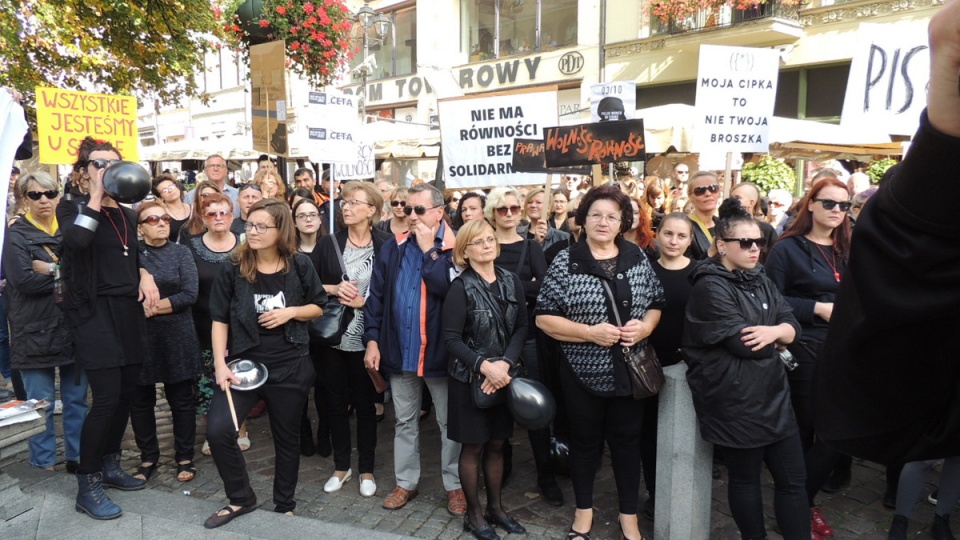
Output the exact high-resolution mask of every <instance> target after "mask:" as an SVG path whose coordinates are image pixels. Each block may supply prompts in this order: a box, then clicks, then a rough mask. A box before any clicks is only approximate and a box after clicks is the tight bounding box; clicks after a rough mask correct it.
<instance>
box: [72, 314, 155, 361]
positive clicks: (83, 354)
mask: <svg viewBox="0 0 960 540" xmlns="http://www.w3.org/2000/svg"><path fill="white" fill-rule="evenodd" d="M73 338H74V347H75V353H76V362H77V366H78V367H80V368H81V369H84V370H90V369H105V368H116V367H123V366H130V365H137V364H142V363H143V357H144V355H146V354H149V352H148V348H147V319H146V317H145V316H144V314H143V306H142V305H141V304H140V302H138V301H137V299H136V298H127V297H120V296H99V297H97V306H96V308H95V309H94V312H93V316H92V317H91V318H90V319H89V320H87V321H85V322H84V323H83V324H81V325H79V326H75V327H73Z"/></svg>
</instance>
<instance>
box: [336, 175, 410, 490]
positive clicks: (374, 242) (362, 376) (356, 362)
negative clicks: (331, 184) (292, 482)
mask: <svg viewBox="0 0 960 540" xmlns="http://www.w3.org/2000/svg"><path fill="white" fill-rule="evenodd" d="M340 193H341V197H342V199H341V201H340V207H341V208H342V212H343V222H344V224H345V225H346V226H345V228H343V229H341V230H340V231H339V232H337V233H336V234H334V235H327V236H324V237H323V238H322V239H321V240H320V243H319V246H318V249H319V252H320V253H319V260H320V265H319V268H318V271H319V272H320V281H322V282H323V287H324V288H325V289H326V290H327V294H329V295H330V296H336V297H337V298H339V299H340V302H341V303H343V304H345V305H347V306H350V307H352V308H354V313H355V315H354V318H353V321H352V322H351V323H350V326H348V327H347V331H346V333H345V334H344V335H343V338H342V339H341V341H340V344H339V345H336V346H334V347H323V349H324V351H323V353H322V356H321V360H320V362H319V364H320V377H321V379H322V380H323V384H324V385H325V389H326V392H327V397H328V399H329V405H330V435H331V439H332V442H333V463H334V473H333V475H332V476H331V477H330V479H329V480H327V483H326V484H325V485H324V486H323V490H324V491H326V492H327V493H332V492H334V491H339V490H340V488H342V487H343V484H344V483H346V482H347V480H350V478H351V477H352V476H353V470H352V469H351V468H350V449H351V448H352V446H351V444H350V417H349V416H348V412H347V406H348V405H353V410H354V411H356V413H357V453H358V454H359V455H358V458H359V463H358V465H359V467H358V471H359V473H360V495H362V496H364V497H372V496H373V495H374V493H376V491H377V484H376V481H375V480H374V477H373V464H374V462H373V460H374V451H375V450H376V448H377V415H376V410H375V407H374V398H375V397H376V390H374V387H373V382H372V381H371V380H370V377H369V375H367V371H366V368H365V367H364V365H363V355H364V352H365V348H364V346H363V342H362V341H361V339H360V336H361V335H362V334H363V303H364V300H365V298H366V295H367V288H368V287H369V286H370V275H371V273H372V271H373V264H374V260H376V257H377V254H378V253H379V252H380V247H381V246H382V245H383V243H384V242H386V241H387V240H389V239H390V238H392V236H391V235H390V233H387V232H384V231H381V230H379V229H377V228H376V227H374V225H376V224H377V221H379V220H380V209H381V208H382V207H383V196H382V195H381V194H380V191H379V190H378V189H377V188H376V187H374V185H373V184H372V183H370V182H348V183H346V184H344V185H343V188H342V189H341V192H340ZM334 241H336V242H337V245H339V246H340V253H342V254H343V260H344V264H345V265H346V269H347V272H346V275H344V272H343V270H341V269H340V262H339V260H338V255H337V250H336V248H335V246H334V244H333V243H334Z"/></svg>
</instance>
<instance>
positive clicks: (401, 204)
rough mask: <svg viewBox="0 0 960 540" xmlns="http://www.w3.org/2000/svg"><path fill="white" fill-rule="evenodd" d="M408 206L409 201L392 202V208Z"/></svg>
mask: <svg viewBox="0 0 960 540" xmlns="http://www.w3.org/2000/svg"><path fill="white" fill-rule="evenodd" d="M406 205H407V201H390V206H392V207H394V208H396V207H398V206H400V207H404V206H406Z"/></svg>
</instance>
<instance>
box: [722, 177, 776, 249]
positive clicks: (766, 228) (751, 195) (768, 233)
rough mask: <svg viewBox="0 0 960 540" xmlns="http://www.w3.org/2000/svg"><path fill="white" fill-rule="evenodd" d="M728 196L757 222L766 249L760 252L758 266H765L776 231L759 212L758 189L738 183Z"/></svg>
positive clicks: (748, 183) (752, 185) (748, 184)
mask: <svg viewBox="0 0 960 540" xmlns="http://www.w3.org/2000/svg"><path fill="white" fill-rule="evenodd" d="M730 196H731V197H733V198H735V199H737V200H739V201H740V204H741V205H742V206H743V207H744V208H745V209H746V210H747V212H749V213H750V215H751V216H753V217H754V218H755V219H756V220H757V226H758V227H760V234H762V235H763V238H764V240H766V243H767V245H766V247H764V248H763V249H762V250H760V264H765V263H766V261H767V256H769V255H770V249H771V248H773V244H774V242H776V241H777V236H778V235H777V231H776V229H774V228H773V225H770V224H769V223H767V222H766V216H765V215H764V214H763V212H762V211H761V210H760V203H761V202H762V201H761V200H760V189H759V188H758V187H757V186H756V185H754V184H751V183H750V182H740V183H739V184H737V185H736V186H734V187H733V189H731V190H730Z"/></svg>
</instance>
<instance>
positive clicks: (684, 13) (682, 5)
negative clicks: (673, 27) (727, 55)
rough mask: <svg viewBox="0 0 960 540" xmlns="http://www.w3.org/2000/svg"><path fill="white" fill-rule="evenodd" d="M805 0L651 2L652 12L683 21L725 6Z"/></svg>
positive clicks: (744, 7) (788, 3) (795, 3)
mask: <svg viewBox="0 0 960 540" xmlns="http://www.w3.org/2000/svg"><path fill="white" fill-rule="evenodd" d="M802 2H803V0H659V1H654V2H651V12H652V13H653V14H654V15H655V16H657V17H659V18H661V19H663V20H670V21H682V20H684V19H687V18H689V17H692V16H694V15H696V14H698V13H701V12H714V11H718V10H719V9H720V8H721V7H723V6H730V7H732V8H734V9H737V10H740V11H744V10H748V9H753V8H756V7H758V6H761V5H763V4H767V3H777V4H780V5H784V6H798V5H800V4H801V3H802Z"/></svg>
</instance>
